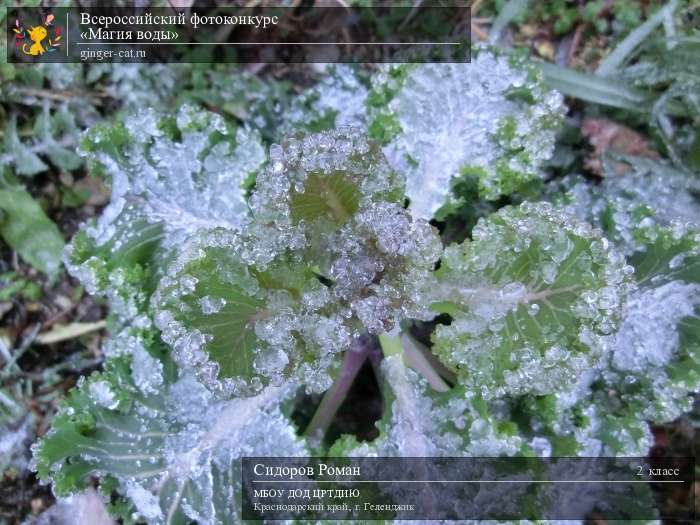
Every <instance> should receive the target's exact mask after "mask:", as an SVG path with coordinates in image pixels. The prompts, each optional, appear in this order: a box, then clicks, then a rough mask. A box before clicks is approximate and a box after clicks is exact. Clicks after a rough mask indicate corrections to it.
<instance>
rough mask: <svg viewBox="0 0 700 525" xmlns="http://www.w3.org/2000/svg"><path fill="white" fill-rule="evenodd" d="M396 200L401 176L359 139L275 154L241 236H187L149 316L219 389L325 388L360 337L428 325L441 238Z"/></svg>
mask: <svg viewBox="0 0 700 525" xmlns="http://www.w3.org/2000/svg"><path fill="white" fill-rule="evenodd" d="M402 196H403V180H402V178H401V177H399V176H398V175H397V174H396V173H395V172H394V171H393V170H391V168H390V167H389V166H388V164H387V163H386V161H385V160H384V158H383V156H382V154H381V151H380V150H379V148H378V147H377V145H376V144H372V143H370V142H368V141H367V139H366V138H365V137H364V136H363V135H361V134H359V133H358V132H357V131H354V130H351V129H340V130H338V131H335V132H322V133H319V134H312V135H304V134H298V135H293V136H290V137H288V138H287V139H286V140H285V141H284V142H283V143H282V144H281V145H274V146H272V148H271V150H270V160H269V164H268V167H267V169H265V170H264V171H263V172H262V173H260V175H259V176H258V179H257V181H256V187H255V191H254V192H253V193H252V195H251V198H250V208H251V218H250V221H249V223H247V224H246V227H245V228H244V229H243V230H242V231H233V230H231V229H228V230H226V229H224V228H219V229H215V230H210V231H207V232H206V233H202V234H200V235H198V236H197V238H196V239H194V240H193V241H192V242H191V243H188V244H186V245H185V247H184V248H183V249H182V250H181V252H180V254H179V256H178V257H177V258H176V260H175V261H174V262H173V264H172V265H171V266H170V267H169V270H168V272H167V277H165V278H164V279H162V281H161V283H160V287H159V290H158V292H157V294H156V295H155V297H154V301H153V304H154V306H155V307H156V309H157V310H158V311H159V313H158V315H157V317H156V321H157V323H158V326H159V328H161V329H162V330H163V334H164V338H165V340H166V341H167V342H168V343H169V344H171V345H172V346H173V349H174V351H175V354H174V355H175V357H176V359H177V360H178V362H179V363H180V364H181V365H182V366H185V367H192V368H193V369H194V370H195V371H196V373H197V374H198V375H199V376H200V377H201V379H202V380H203V381H204V382H205V383H206V384H208V385H210V386H211V387H212V388H214V389H215V390H220V391H222V392H225V393H236V394H250V393H255V392H257V391H258V390H259V389H260V388H261V387H262V386H263V385H265V384H267V383H268V382H270V381H271V382H272V383H273V384H279V383H280V382H281V381H282V380H283V379H286V378H289V377H298V379H299V380H302V379H305V382H306V385H307V388H309V389H310V390H317V391H322V390H324V389H326V388H327V387H328V386H329V385H330V381H331V378H330V376H329V374H328V372H329V368H332V367H333V366H334V365H335V364H337V356H338V354H339V353H340V352H342V351H343V350H345V349H347V348H348V346H349V345H350V343H351V341H352V340H353V339H355V338H356V337H358V336H359V335H360V334H361V333H362V332H363V331H365V330H367V331H369V332H371V333H380V332H382V331H384V330H389V329H391V328H392V327H393V326H395V325H396V324H397V322H398V321H399V320H401V319H404V318H415V319H430V318H431V317H432V314H431V312H430V310H429V308H428V306H429V303H428V302H426V301H425V300H424V298H425V297H426V295H427V293H428V290H429V287H430V283H431V280H432V274H431V272H432V268H433V265H434V264H435V262H436V261H437V260H438V258H439V256H440V252H441V246H440V241H439V239H438V237H437V235H436V233H435V231H434V230H433V228H432V227H431V226H430V225H428V224H427V223H426V222H424V221H420V220H415V219H412V218H411V216H410V214H409V213H408V212H407V211H406V210H404V208H403V207H402V205H401V198H402ZM232 343H233V344H232Z"/></svg>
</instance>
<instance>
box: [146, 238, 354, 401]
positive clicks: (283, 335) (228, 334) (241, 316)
mask: <svg viewBox="0 0 700 525" xmlns="http://www.w3.org/2000/svg"><path fill="white" fill-rule="evenodd" d="M244 242H245V241H244V240H243V234H240V233H238V232H235V231H227V230H212V231H208V232H200V234H199V235H198V236H197V238H196V239H193V240H192V241H190V242H189V243H188V244H186V245H185V247H184V248H183V249H182V250H181V251H180V252H179V254H178V257H177V259H176V260H175V261H174V262H173V264H172V265H171V266H170V267H169V269H168V272H167V276H165V277H164V278H163V279H162V280H161V283H160V286H159V289H158V291H157V293H156V295H155V296H154V298H153V305H154V307H155V309H156V311H157V312H158V313H157V315H156V319H155V320H156V324H157V325H158V327H159V328H161V329H162V330H163V340H164V341H165V342H166V343H168V344H169V345H170V346H171V347H172V348H173V351H174V354H173V355H174V357H175V359H176V360H177V362H178V363H179V364H180V365H181V366H183V367H185V368H189V369H190V370H193V371H194V372H195V373H196V374H197V376H198V377H199V378H200V379H201V380H202V381H203V382H204V383H205V384H207V385H208V386H209V387H210V388H212V389H213V390H216V391H218V392H220V393H223V394H236V395H251V394H253V393H256V392H258V391H260V389H261V388H262V387H263V386H264V385H266V384H268V383H270V382H271V383H273V384H280V383H282V381H283V379H285V378H287V377H289V376H290V375H292V374H296V373H299V375H300V376H301V377H300V379H304V380H306V381H307V382H308V383H309V384H310V385H313V384H314V383H315V382H314V375H316V376H317V381H321V384H320V385H319V389H321V390H323V389H324V388H327V387H328V382H329V381H330V377H328V376H327V375H326V374H327V369H328V368H329V367H331V366H332V365H333V364H334V363H335V356H336V354H337V353H338V352H340V351H341V350H343V349H344V348H345V346H346V345H348V344H349V342H350V335H349V333H348V331H347V329H345V328H344V327H343V325H342V321H343V320H342V319H340V318H339V317H338V316H333V315H326V316H324V315H322V314H321V313H317V312H316V311H315V310H317V309H318V308H319V307H320V306H323V305H325V302H324V301H327V300H328V291H327V289H326V287H325V286H324V285H323V284H322V283H321V282H320V281H319V280H318V279H317V278H316V276H315V275H314V274H313V272H311V271H309V270H306V269H305V268H304V267H303V266H300V265H299V264H294V263H292V262H288V263H287V264H284V263H282V262H279V263H276V264H273V265H269V266H268V267H267V269H266V270H264V271H259V270H255V269H254V268H253V267H249V266H248V263H247V262H246V261H245V259H244V258H243V257H242V256H241V251H242V247H243V245H244ZM312 370H313V372H312Z"/></svg>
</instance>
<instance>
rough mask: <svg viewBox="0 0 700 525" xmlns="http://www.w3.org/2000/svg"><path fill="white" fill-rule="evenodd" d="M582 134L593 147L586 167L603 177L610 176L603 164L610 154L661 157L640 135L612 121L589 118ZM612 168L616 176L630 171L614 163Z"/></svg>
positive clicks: (585, 122)
mask: <svg viewBox="0 0 700 525" xmlns="http://www.w3.org/2000/svg"><path fill="white" fill-rule="evenodd" d="M581 133H582V134H583V136H584V137H586V138H587V139H588V141H589V142H590V143H591V146H593V153H592V154H591V155H590V156H589V157H588V158H587V159H586V162H585V164H586V167H587V168H588V169H590V170H591V171H592V172H593V173H596V174H597V175H600V176H601V177H605V176H606V175H607V174H609V172H606V170H605V169H604V166H603V162H602V157H603V155H605V154H606V153H608V152H614V153H622V154H624V155H635V156H638V157H648V158H652V159H656V158H658V157H659V154H658V153H657V152H656V151H654V150H652V149H651V148H650V147H649V142H648V141H647V139H646V138H644V137H643V136H642V135H641V134H640V133H638V132H636V131H634V130H633V129H630V128H628V127H627V126H623V125H622V124H618V123H617V122H613V121H612V120H607V119H594V118H587V119H585V120H584V121H583V124H582V125H581ZM612 168H613V170H614V174H616V175H623V174H624V173H626V172H627V170H629V166H627V165H626V164H622V163H614V165H613V166H612Z"/></svg>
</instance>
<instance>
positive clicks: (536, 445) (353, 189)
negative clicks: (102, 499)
mask: <svg viewBox="0 0 700 525" xmlns="http://www.w3.org/2000/svg"><path fill="white" fill-rule="evenodd" d="M521 66H522V65H518V64H515V63H514V62H512V59H510V58H508V57H506V56H501V55H499V54H497V53H495V52H493V51H490V50H480V51H479V52H478V53H477V54H476V56H475V61H474V63H473V64H446V65H437V64H431V65H410V66H408V65H407V66H397V67H395V68H394V67H388V68H386V69H380V70H379V72H377V73H376V76H375V77H374V78H373V79H371V81H370V84H369V85H370V86H371V88H370V89H369V91H368V95H367V97H366V98H364V102H363V103H362V104H359V103H358V104H357V105H358V106H361V107H362V109H358V110H357V111H358V112H359V113H358V114H355V115H352V114H347V113H343V112H342V111H341V110H342V109H344V108H345V109H352V108H355V106H356V103H357V102H358V101H359V100H361V99H363V97H365V92H364V91H363V90H364V89H365V88H366V87H365V86H364V84H362V83H357V82H356V81H355V80H353V78H354V77H352V76H348V75H352V73H351V70H349V69H344V68H338V69H336V70H335V73H334V75H339V76H333V77H329V78H328V79H327V80H325V81H322V82H321V84H320V85H319V86H316V87H315V88H312V90H313V91H311V92H309V93H305V94H302V95H301V98H300V99H299V100H298V101H296V102H295V103H293V104H292V108H294V109H293V111H292V113H291V114H289V115H286V116H285V118H284V119H285V121H286V122H287V123H288V125H289V128H288V133H287V134H286V135H285V136H284V138H283V139H281V140H280V141H279V142H278V143H275V144H272V145H271V146H270V147H269V148H266V147H265V146H264V145H263V142H262V139H261V138H260V135H259V134H258V132H257V131H255V130H254V129H252V128H250V127H248V126H234V125H232V124H230V123H227V122H226V121H224V120H223V119H222V118H221V117H220V116H219V115H217V114H214V113H209V112H207V111H206V110H204V109H201V108H199V107H196V106H185V107H183V108H182V109H181V110H180V111H179V112H178V113H176V114H174V115H169V114H165V115H163V114H160V113H157V112H154V111H147V110H142V111H140V112H139V113H138V114H136V115H133V116H131V117H128V118H126V119H125V120H124V121H118V122H117V123H114V124H111V125H101V126H96V127H94V128H93V129H92V130H90V131H89V132H88V133H87V135H86V136H85V137H84V140H83V145H82V150H83V152H84V155H85V156H86V158H87V161H88V164H89V166H90V167H91V169H92V170H99V171H101V172H103V173H105V174H107V175H108V176H109V177H110V178H111V180H112V200H111V202H110V204H109V205H108V206H107V208H106V209H105V210H104V212H103V214H102V216H101V217H99V218H98V219H97V220H96V221H93V222H91V223H88V224H86V225H85V226H84V227H83V229H82V230H81V231H80V232H79V233H78V235H77V236H76V237H75V238H74V240H73V242H72V243H71V245H70V246H69V248H68V249H67V251H66V255H65V262H66V265H67V267H68V269H69V271H70V272H71V273H72V274H73V275H74V276H76V277H77V278H79V279H80V280H81V281H82V282H83V283H84V285H85V286H86V287H87V289H88V290H89V291H90V292H91V293H95V294H100V295H103V296H106V297H107V299H108V301H109V304H110V306H111V308H112V323H111V328H112V335H111V337H110V339H109V341H108V342H107V343H106V345H105V354H106V355H107V359H106V361H105V364H104V370H103V371H102V372H99V373H95V374H93V375H92V376H90V377H88V378H84V379H82V380H81V381H80V384H79V385H78V386H77V388H76V389H74V390H73V391H72V392H71V394H70V395H69V397H68V399H66V400H65V402H64V403H63V405H62V407H61V409H60V412H59V414H58V416H57V417H56V419H55V420H54V423H53V427H52V429H51V430H50V431H49V432H48V433H47V434H46V435H45V436H44V437H43V438H42V439H41V440H40V441H39V442H38V443H37V445H36V446H35V448H34V467H35V468H36V470H37V472H38V474H39V476H40V478H41V479H42V480H44V481H46V482H52V483H53V488H54V491H55V492H56V493H57V494H67V493H71V492H74V491H76V490H78V489H80V488H82V487H85V486H87V485H89V484H91V483H93V480H94V479H96V480H97V481H98V484H99V487H100V490H101V491H102V493H103V494H104V495H105V496H110V497H112V499H111V510H112V512H113V513H114V514H115V515H118V516H121V517H122V518H124V519H125V521H127V522H128V521H133V520H143V521H145V522H147V523H149V524H175V523H177V524H180V523H182V524H185V523H191V522H196V523H202V524H224V523H231V522H238V521H240V519H241V518H240V509H241V498H242V494H241V491H242V487H241V486H240V479H239V478H240V471H239V468H240V467H239V460H240V458H241V457H243V456H302V457H303V456H310V455H312V454H313V455H327V456H342V457H345V456H419V457H421V456H422V457H430V456H533V455H534V456H550V455H574V456H577V455H578V456H608V455H634V454H636V455H644V454H645V453H646V451H647V450H648V448H649V446H650V432H649V430H648V425H647V420H649V421H659V420H665V419H669V418H673V417H676V416H677V415H678V414H679V413H680V412H682V411H683V410H686V409H687V408H688V406H689V396H688V394H689V392H691V391H695V390H697V389H698V387H699V386H700V345H699V344H698V343H699V340H700V336H699V334H700V324H699V323H698V307H699V305H700V275H698V269H699V268H700V259H699V254H700V252H699V246H700V238H699V237H698V235H699V234H698V232H697V229H696V225H695V224H694V223H693V222H694V221H688V220H687V219H688V218H689V217H688V216H687V214H686V213H685V211H684V212H683V213H681V214H679V213H675V212H674V210H673V209H667V208H665V207H664V206H662V205H658V204H657V205H654V203H653V202H651V201H649V199H650V198H651V197H654V198H656V197H657V195H652V194H649V193H648V192H645V191H637V192H623V191H622V188H621V189H620V191H610V192H601V193H600V194H599V193H598V190H597V189H596V188H595V187H592V186H591V185H589V184H588V183H581V184H583V186H580V187H578V189H577V190H576V191H575V192H573V193H571V194H569V195H568V196H560V197H559V198H554V199H552V197H551V194H543V195H542V196H541V197H542V200H541V201H538V199H537V198H536V197H534V198H533V201H532V202H530V201H527V202H524V203H522V204H520V205H518V206H505V207H502V208H500V209H498V210H497V211H496V212H495V213H492V214H490V215H488V216H487V217H484V218H482V219H481V220H480V221H479V223H478V224H477V225H476V227H475V228H474V230H473V234H472V236H471V238H470V239H467V240H465V241H464V242H462V243H459V244H452V245H450V246H447V247H444V246H443V243H442V242H441V239H440V236H439V234H438V230H437V228H435V227H434V226H432V225H431V224H430V223H429V222H427V221H428V220H429V219H431V218H432V217H433V215H434V214H435V212H436V211H437V210H438V209H439V208H441V207H443V206H445V205H447V204H449V201H450V199H451V197H450V195H449V187H450V186H449V184H450V181H452V180H453V179H454V178H455V177H456V178H460V177H463V176H467V177H468V176H474V177H476V178H477V179H478V182H479V187H480V191H481V192H482V194H483V195H482V196H485V197H487V198H494V197H497V196H498V195H501V194H508V193H511V192H513V191H516V190H517V189H518V188H519V187H520V185H521V184H522V183H525V182H526V181H528V180H530V179H532V178H533V177H539V165H540V163H541V161H542V160H543V159H544V158H545V157H546V156H547V155H548V154H549V152H550V151H551V147H552V144H553V140H554V138H553V126H554V125H555V124H556V122H557V121H558V120H559V119H560V116H561V111H562V106H561V97H560V96H559V95H557V94H556V93H553V92H551V91H548V90H546V89H545V88H544V87H543V85H542V84H541V82H540V80H539V78H538V77H537V76H536V75H535V74H534V73H532V71H531V70H530V69H528V68H525V69H522V67H524V66H522V67H521ZM435 79H440V81H439V83H438V84H437V86H438V89H437V90H432V88H430V89H429V88H428V87H427V86H429V85H430V86H434V85H436V84H435V82H434V81H435ZM327 90H330V91H327ZM343 90H350V91H353V92H355V95H357V97H356V96H355V95H352V96H346V95H344V94H341V93H342V92H343ZM329 93H330V94H333V96H330V95H329ZM327 95H329V97H327ZM380 95H381V96H380ZM378 96H380V99H377V98H376V97H378ZM373 97H374V98H373ZM382 97H383V98H382ZM341 100H343V101H345V103H344V104H345V105H344V106H343V105H339V101H341ZM313 101H321V102H320V103H319V104H320V105H314V102H313ZM304 108H309V109H316V110H319V111H321V114H320V116H321V117H323V115H331V116H332V117H333V118H330V117H329V118H327V119H326V118H325V117H324V118H323V119H321V120H322V122H321V124H322V125H321V124H319V122H320V121H318V120H317V119H316V117H317V116H319V115H316V116H314V115H311V114H308V115H305V113H304V111H306V109H304ZM364 111H366V113H362V112H364ZM350 113H353V112H352V111H351V112H350ZM307 117H309V118H307ZM294 122H296V125H295V124H293V123H294ZM316 124H319V125H318V126H316ZM394 124H396V126H394ZM348 125H349V126H348ZM314 126H316V127H318V129H310V128H314ZM378 126H379V127H381V126H384V128H382V129H384V131H386V133H384V132H382V133H379V135H378V134H377V131H378V129H379V128H378ZM392 126H393V127H392ZM392 130H393V131H392ZM377 139H379V140H377ZM653 169H654V168H650V170H653ZM659 173H660V174H661V175H663V176H666V175H664V172H659ZM604 184H609V185H613V184H615V183H614V182H606V183H604ZM620 184H624V183H623V182H620ZM583 196H587V197H586V198H590V199H591V200H593V199H603V200H601V201H600V204H597V205H596V206H595V207H589V206H578V205H576V202H578V201H577V199H579V198H583ZM545 197H548V198H549V199H550V200H551V201H553V202H546V201H545ZM688 198H691V197H690V193H689V197H688ZM604 199H612V201H611V202H607V201H604ZM586 202H588V201H586ZM407 203H408V208H407V207H406V205H407ZM494 206H495V205H494ZM609 206H613V207H616V208H615V209H617V207H619V210H618V211H620V214H616V215H615V217H614V219H615V221H621V222H619V223H618V222H616V223H614V224H611V222H610V220H607V219H606V218H603V217H600V216H599V215H598V211H599V210H603V209H607V208H608V207H609ZM688 206H690V202H688ZM638 208H639V209H643V210H644V213H645V216H646V217H649V218H650V221H647V222H645V223H643V224H640V225H639V227H638V228H637V227H634V228H632V227H631V226H630V228H631V229H629V234H628V233H624V234H623V233H622V232H628V226H629V225H630V224H632V223H631V222H630V217H629V216H626V215H625V214H632V216H634V214H635V213H636V211H635V210H637V209H638ZM688 209H691V208H688ZM684 210H686V207H684ZM686 211H687V210H686ZM591 223H593V224H591ZM618 224H619V226H618ZM629 239H633V240H634V242H633V243H630V242H628V240H629ZM659 302H663V303H664V306H665V308H664V309H663V311H659V310H658V309H656V308H655V307H656V305H658V303H659ZM419 323H420V326H421V328H422V332H423V335H422V336H421V337H418V335H417V334H418V333H419V332H418V331H417V330H413V329H414V328H416V327H417V326H418V324H419ZM426 333H427V334H428V335H426ZM379 349H381V352H380V351H379ZM367 359H369V360H370V361H371V362H372V364H373V365H374V368H373V369H374V371H375V374H376V375H377V379H378V384H380V386H381V390H382V397H383V401H384V403H383V407H384V412H383V415H382V417H381V419H380V420H379V421H378V423H377V429H378V437H377V438H376V439H373V440H369V441H362V440H360V439H358V437H357V436H354V435H343V436H341V437H340V438H339V439H337V440H334V441H332V442H331V441H330V438H328V435H329V433H326V430H327V429H328V428H329V426H330V424H331V422H332V421H333V417H334V414H335V412H336V411H337V409H338V406H339V405H340V403H341V402H342V401H343V398H344V395H345V393H347V391H348V388H349V386H350V384H351V383H352V381H353V380H354V378H355V376H356V374H357V373H358V371H359V369H360V367H361V366H362V363H363V362H364V361H365V360H367ZM304 392H306V393H310V394H321V393H323V398H322V400H321V403H320V405H319V407H318V409H317V411H316V414H315V415H314V416H313V417H312V419H311V423H309V424H308V427H306V428H299V427H298V426H297V425H298V424H299V420H298V419H294V418H293V417H292V414H293V412H294V410H295V406H296V405H295V404H296V403H298V400H299V399H300V397H302V396H300V395H299V394H303V393H304ZM543 490H544V489H543ZM538 497H540V498H541V501H546V493H545V492H542V493H539V494H538Z"/></svg>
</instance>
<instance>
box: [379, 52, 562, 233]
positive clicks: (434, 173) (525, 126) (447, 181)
mask: <svg viewBox="0 0 700 525" xmlns="http://www.w3.org/2000/svg"><path fill="white" fill-rule="evenodd" d="M367 106H368V126H369V132H370V134H371V135H372V136H373V137H374V138H376V139H378V140H380V141H381V142H382V143H383V144H384V145H385V146H384V152H385V153H386V156H387V158H388V160H389V163H390V164H391V165H392V167H394V168H395V169H396V170H398V171H400V172H402V173H405V174H406V179H407V195H408V197H409V198H410V200H411V204H410V208H411V211H412V213H413V214H414V215H416V216H418V217H424V218H428V219H429V218H431V217H432V216H433V215H434V214H435V212H436V211H437V210H438V209H439V208H440V207H442V206H443V205H444V204H445V203H446V202H447V201H448V200H449V197H450V185H451V184H453V183H454V181H455V179H456V178H458V177H462V176H473V177H476V178H477V179H478V182H479V189H480V193H481V194H482V196H483V197H485V198H486V199H496V198H497V197H499V196H500V195H503V194H509V193H512V192H513V191H515V190H517V189H518V188H519V187H520V186H522V184H523V183H525V182H526V181H528V180H531V179H533V178H536V177H538V176H540V166H541V164H542V162H543V161H544V160H546V159H548V158H549V157H550V156H551V154H552V152H553V148H554V138H555V131H556V129H557V128H558V126H559V124H560V122H561V121H562V118H563V112H564V105H563V101H562V97H561V95H559V94H558V93H557V92H554V91H551V90H549V89H548V88H547V87H546V86H545V85H544V83H543V81H542V79H541V77H540V76H539V74H538V73H537V72H536V71H535V69H533V67H532V66H527V65H525V63H523V62H521V61H518V60H517V59H515V58H513V57H508V56H503V55H501V54H499V53H498V52H497V51H494V50H491V49H487V48H477V49H475V50H474V51H473V53H472V61H471V63H468V64H461V63H458V64H400V65H388V66H386V67H385V68H383V69H382V70H381V71H380V73H379V74H377V75H375V76H374V77H373V79H372V90H371V92H370V94H369V96H368V99H367Z"/></svg>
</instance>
